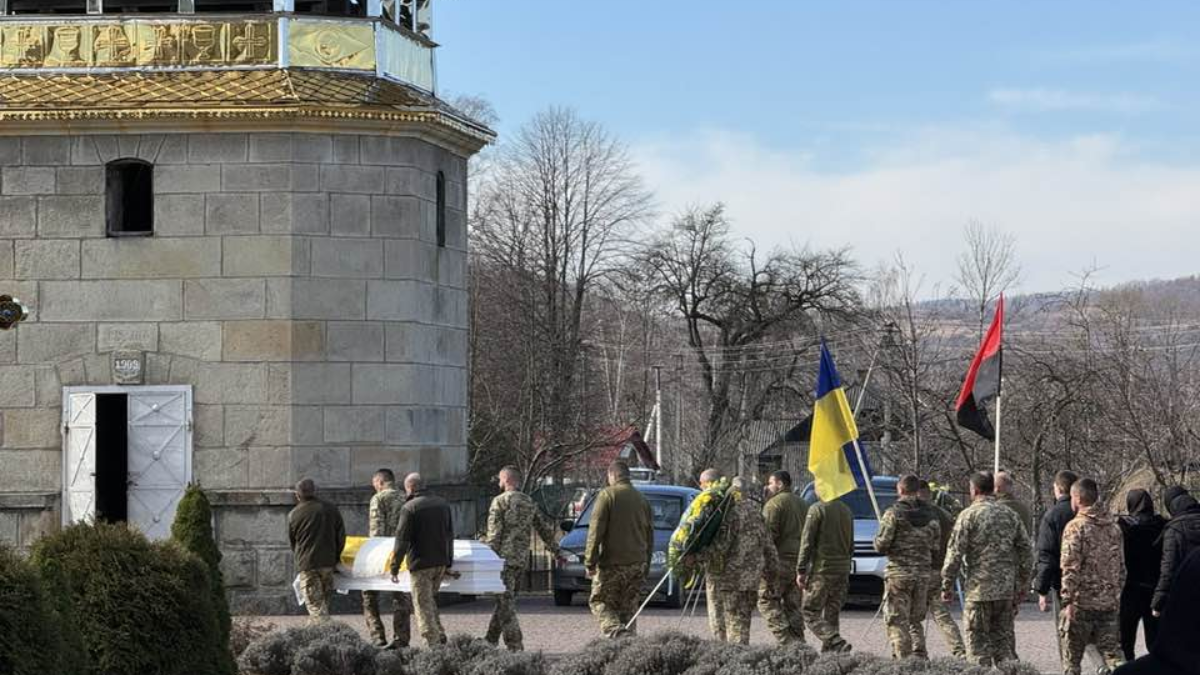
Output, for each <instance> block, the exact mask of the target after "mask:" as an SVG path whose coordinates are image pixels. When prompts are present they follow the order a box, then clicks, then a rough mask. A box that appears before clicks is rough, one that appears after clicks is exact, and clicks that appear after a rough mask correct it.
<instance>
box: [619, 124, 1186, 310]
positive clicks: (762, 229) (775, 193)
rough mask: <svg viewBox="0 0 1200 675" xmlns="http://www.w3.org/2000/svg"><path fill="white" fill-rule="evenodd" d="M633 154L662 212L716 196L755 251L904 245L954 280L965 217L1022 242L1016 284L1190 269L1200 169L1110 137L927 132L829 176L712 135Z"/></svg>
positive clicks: (1035, 286)
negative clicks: (1088, 273) (1082, 273)
mask: <svg viewBox="0 0 1200 675" xmlns="http://www.w3.org/2000/svg"><path fill="white" fill-rule="evenodd" d="M635 154H636V156H637V157H638V159H639V162H640V165H641V167H642V170H643V171H644V173H645V175H646V177H647V179H648V180H649V182H650V184H651V185H652V186H653V187H654V188H655V189H656V190H657V191H658V195H659V199H660V202H661V204H662V206H663V208H664V210H665V211H667V212H668V213H669V212H672V211H677V210H678V209H680V208H682V207H684V206H686V205H688V204H699V203H709V202H713V201H718V200H719V201H724V202H725V203H726V204H727V205H728V207H729V208H728V213H729V215H730V217H731V218H732V219H733V221H734V225H735V228H736V229H737V231H738V233H739V234H741V235H743V236H746V237H749V238H752V239H754V240H755V241H756V242H757V243H758V244H759V245H760V246H772V245H790V244H796V245H801V246H802V245H806V244H810V245H812V246H815V247H840V246H845V245H850V246H852V247H853V249H854V252H855V255H856V257H857V258H858V259H859V260H860V261H861V262H862V263H863V264H864V266H866V267H871V266H873V265H874V264H875V263H876V262H878V261H881V260H885V259H890V258H891V257H892V256H893V255H894V254H895V252H896V251H898V250H899V251H903V252H904V254H905V256H906V258H908V260H910V261H911V262H912V263H914V264H915V265H916V266H917V268H918V269H919V270H920V271H921V272H923V273H925V274H926V275H927V276H928V279H929V280H930V283H931V284H932V283H933V282H936V281H940V282H943V283H945V282H948V281H949V280H950V279H951V277H952V275H953V272H954V264H955V263H954V260H955V257H956V256H957V254H958V252H959V251H960V249H961V246H962V244H961V242H962V229H963V226H964V225H965V223H966V222H967V221H968V220H969V219H972V218H975V219H979V220H982V221H984V222H986V223H990V224H993V225H995V226H996V227H998V228H1000V229H1003V230H1005V231H1007V232H1011V233H1012V234H1014V235H1015V236H1016V237H1017V247H1018V251H1019V254H1020V258H1021V263H1022V267H1023V269H1024V275H1023V283H1022V287H1023V289H1024V290H1055V289H1058V288H1061V287H1062V286H1063V285H1064V284H1066V283H1068V282H1069V281H1070V279H1071V273H1072V272H1077V271H1079V270H1080V269H1082V268H1083V267H1085V266H1088V265H1091V264H1093V263H1098V264H1100V265H1102V266H1103V267H1104V268H1105V272H1104V274H1102V275H1101V277H1100V281H1101V282H1103V283H1117V282H1120V281H1125V280H1130V279H1137V278H1151V277H1157V278H1167V277H1174V276H1182V275H1187V274H1193V273H1195V271H1196V269H1197V265H1196V262H1195V251H1196V249H1197V244H1200V234H1198V233H1200V199H1197V198H1196V186H1197V185H1200V164H1193V165H1190V166H1179V165H1171V164H1163V163H1156V162H1153V161H1148V160H1139V159H1136V158H1134V157H1132V156H1130V155H1129V153H1127V152H1126V151H1125V148H1124V145H1123V144H1122V142H1121V139H1119V138H1116V137H1111V136H1087V137H1078V138H1072V139H1068V140H1065V141H1060V142H1046V141H1041V140H1037V139H1032V138H1027V137H1022V136H1019V135H1014V134H1012V133H1009V132H1005V131H1004V130H1001V129H996V128H989V127H983V128H976V129H947V130H925V131H921V132H917V133H914V134H911V135H909V136H907V137H905V138H903V139H902V140H897V141H895V142H893V143H892V144H890V145H888V146H886V147H880V148H876V149H874V150H873V151H872V152H871V153H869V154H870V159H869V160H868V161H867V162H866V163H865V165H863V166H862V167H860V168H858V169H856V170H851V171H837V172H832V171H824V170H820V169H818V168H816V166H815V165H814V163H813V158H812V157H811V155H805V154H803V153H801V154H797V155H795V156H793V155H791V154H789V153H784V152H779V151H776V150H773V149H771V148H769V147H764V146H763V145H762V144H761V143H760V142H758V141H757V140H756V139H754V138H753V137H750V136H746V135H741V134H736V133H731V132H727V131H720V130H709V131H699V132H694V133H691V134H688V135H686V136H682V137H676V138H667V139H659V140H657V141H653V142H646V143H643V144H641V145H637V146H635Z"/></svg>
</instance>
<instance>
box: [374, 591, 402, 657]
mask: <svg viewBox="0 0 1200 675" xmlns="http://www.w3.org/2000/svg"><path fill="white" fill-rule="evenodd" d="M380 595H383V593H382V592H380V591H363V592H362V602H363V618H364V619H366V621H367V632H369V633H370V634H371V640H373V641H374V642H375V643H376V644H378V645H385V644H387V641H388V640H387V631H386V630H384V628H383V620H382V619H381V618H379V596H380ZM387 595H390V596H392V640H394V641H395V643H396V644H397V645H398V646H400V647H407V646H408V645H409V643H410V642H412V614H413V604H412V595H410V594H408V593H387Z"/></svg>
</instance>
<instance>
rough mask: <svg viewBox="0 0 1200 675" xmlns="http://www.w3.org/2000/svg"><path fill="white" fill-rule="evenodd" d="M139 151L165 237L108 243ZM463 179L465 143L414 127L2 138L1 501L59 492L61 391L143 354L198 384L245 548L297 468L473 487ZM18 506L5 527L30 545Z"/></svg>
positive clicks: (228, 541)
mask: <svg viewBox="0 0 1200 675" xmlns="http://www.w3.org/2000/svg"><path fill="white" fill-rule="evenodd" d="M130 157H136V158H140V159H143V160H145V161H148V162H151V163H152V164H153V165H154V174H153V176H154V220H155V223H154V235H153V236H151V237H125V238H108V237H106V236H105V196H104V191H105V168H104V164H105V163H106V162H108V161H111V160H115V159H119V158H130ZM438 172H441V173H442V174H443V175H444V177H445V181H446V208H447V210H446V224H447V228H446V245H445V247H439V246H438V245H437V233H436V223H437V205H436V195H437V174H438ZM465 186H466V159H465V158H464V157H462V156H459V155H456V154H454V153H453V152H451V151H449V150H446V149H443V148H441V147H438V146H436V145H434V144H432V143H430V142H427V141H425V140H421V139H417V138H390V137H385V136H361V135H338V134H321V133H295V134H292V133H205V134H158V135H120V136H118V135H107V136H105V135H92V136H87V135H78V136H28V137H24V138H15V137H0V293H9V294H11V295H15V296H18V297H20V298H21V299H22V300H23V301H25V303H26V304H27V305H28V306H29V307H30V318H29V321H28V322H27V323H24V324H22V325H20V326H19V327H18V329H17V330H14V331H7V332H3V333H0V466H3V467H4V470H3V471H0V497H3V496H5V495H23V496H30V495H34V496H37V495H41V496H43V497H46V498H56V496H57V494H58V492H59V491H60V490H61V485H60V471H61V456H62V437H61V432H60V426H61V402H62V387H64V386H70V385H85V384H95V385H104V384H109V383H111V381H112V379H111V363H110V362H111V353H112V352H114V351H118V350H137V351H140V352H143V353H144V355H145V384H190V385H192V386H193V387H194V410H193V418H194V437H193V438H194V455H193V469H194V470H193V473H194V476H195V478H196V480H198V481H199V482H200V484H201V485H202V486H203V487H205V488H206V489H208V490H212V491H216V492H219V493H222V494H224V495H226V496H225V497H222V498H221V500H223V503H226V504H238V505H237V506H228V507H222V508H226V509H227V512H219V513H218V516H217V517H218V522H217V526H218V536H219V537H220V538H222V543H223V546H226V545H227V547H228V548H229V550H241V549H240V548H238V547H239V546H241V544H239V543H236V542H239V541H241V540H240V539H239V538H238V537H236V536H234V535H233V534H232V533H231V532H237V531H238V528H239V527H240V523H242V519H244V518H246V517H248V516H247V515H246V514H245V513H244V512H247V511H248V512H250V513H251V514H253V518H259V519H261V518H267V516H266V515H265V514H272V515H271V516H270V518H271V519H272V520H271V521H270V522H271V525H272V526H273V527H275V526H278V525H279V522H277V521H278V520H279V514H278V513H277V512H286V506H287V505H286V504H284V503H283V502H286V501H287V500H288V499H290V497H288V496H287V495H286V493H285V492H283V491H285V490H286V489H287V488H288V487H289V486H290V485H291V484H292V483H293V482H294V481H295V480H297V479H298V478H300V477H304V476H307V477H311V478H313V479H314V480H316V481H317V483H318V485H319V486H321V487H322V488H330V489H333V488H336V489H339V490H345V489H351V488H354V487H355V486H363V485H366V484H367V483H368V482H369V480H370V476H371V474H372V473H373V472H374V471H375V469H376V468H378V467H380V466H387V467H390V468H392V469H393V470H395V471H396V472H397V473H404V472H407V471H414V470H419V471H421V472H422V473H423V474H425V475H426V476H427V478H428V479H429V480H431V481H432V482H433V483H435V484H436V483H447V484H450V483H455V482H458V481H459V480H460V479H461V478H462V477H463V476H464V475H465V473H466V469H467V451H466V400H467V395H466V386H467V375H466V364H467V291H466V281H467V279H466V276H467V241H466V238H467V235H466V215H465V208H466V187H465ZM339 494H343V497H341V499H343V501H345V502H346V504H347V506H348V507H349V506H351V504H352V502H353V499H351V498H350V497H345V496H344V495H345V494H350V493H339ZM264 495H265V496H264ZM281 495H282V496H281ZM368 496H369V494H368V493H361V494H359V495H358V497H356V499H359V501H361V502H363V503H365V500H366V498H367V497H368ZM24 498H25V497H21V499H24ZM33 499H34V501H36V497H33ZM221 500H219V501H221ZM246 500H249V502H250V505H249V506H247V505H245V504H243V503H242V502H244V501H246ZM26 501H28V500H26ZM22 503H25V502H22ZM54 503H55V504H56V503H57V502H54ZM256 504H259V505H262V506H261V508H260V506H256ZM26 510H28V509H26ZM35 510H36V509H35ZM5 512H6V511H5V507H4V502H3V500H2V499H0V540H9V541H12V542H14V543H18V544H19V545H27V543H28V542H27V541H24V540H23V539H21V538H20V537H15V536H12V535H13V532H10V530H14V527H16V526H8V525H11V523H10V522H9V521H10V520H11V519H8V518H6V517H4V516H3V515H2V514H3V513H5ZM39 517H40V516H29V518H32V519H33V521H37V519H38V518H39ZM20 518H25V516H20ZM51 520H53V519H51ZM37 522H41V521H37ZM255 522H258V521H255ZM364 522H365V521H364ZM17 529H20V528H19V527H18V528H17ZM364 529H365V525H364ZM14 531H15V530H14ZM284 543H286V539H285V540H284ZM276 544H277V542H276ZM263 551H266V552H261V551H256V552H255V553H254V557H255V559H256V563H255V565H254V569H255V570H271V571H268V572H267V574H268V575H269V574H273V573H274V572H273V570H276V569H278V566H277V565H275V564H274V562H276V561H275V559H274V558H271V557H270V556H273V555H275V554H276V552H273V551H275V549H273V548H266V549H263ZM239 555H241V554H239ZM261 556H267V558H268V559H267V560H259V559H258V558H259V557H261ZM243 557H244V556H243ZM241 576H243V577H244V576H245V575H244V574H242V575H241ZM259 576H261V573H256V574H255V578H252V579H249V580H247V585H249V586H259V585H261V584H262V583H264V582H266V581H269V580H270V579H261V580H260V579H259V578H258V577H259ZM239 578H241V577H239Z"/></svg>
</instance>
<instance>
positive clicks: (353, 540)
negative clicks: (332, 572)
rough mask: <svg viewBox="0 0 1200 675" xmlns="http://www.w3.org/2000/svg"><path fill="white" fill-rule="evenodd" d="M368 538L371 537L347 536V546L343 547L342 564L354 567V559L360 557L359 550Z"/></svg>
mask: <svg viewBox="0 0 1200 675" xmlns="http://www.w3.org/2000/svg"><path fill="white" fill-rule="evenodd" d="M368 539H370V537H346V547H345V548H343V549H342V564H343V565H345V566H346V567H349V568H350V569H354V559H355V558H356V557H358V550H359V549H361V548H362V547H363V544H365V543H367V540H368Z"/></svg>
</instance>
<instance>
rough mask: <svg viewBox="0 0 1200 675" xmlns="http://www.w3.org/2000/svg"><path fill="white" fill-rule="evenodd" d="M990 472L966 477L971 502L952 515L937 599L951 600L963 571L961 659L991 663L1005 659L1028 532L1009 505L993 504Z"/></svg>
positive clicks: (1022, 584) (1025, 566) (1024, 575)
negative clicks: (963, 646)
mask: <svg viewBox="0 0 1200 675" xmlns="http://www.w3.org/2000/svg"><path fill="white" fill-rule="evenodd" d="M993 490H994V483H993V481H992V475H991V474H990V473H977V474H975V475H974V476H971V500H972V503H971V505H970V506H968V507H967V508H966V509H965V510H964V511H963V512H962V513H960V514H959V516H958V521H957V522H956V523H955V525H954V531H953V533H951V535H950V544H949V546H948V547H947V551H946V562H945V564H944V565H943V566H942V600H943V602H946V603H949V602H951V601H952V600H953V599H954V581H955V579H956V578H958V574H959V571H962V573H963V579H964V581H963V585H964V588H965V591H966V607H965V608H964V610H963V615H964V621H965V623H966V626H967V660H968V661H970V662H972V663H975V664H978V665H982V666H992V665H995V664H997V663H999V662H1001V661H1005V660H1007V659H1008V658H1009V654H1008V644H1009V642H1010V640H1011V638H1010V636H1011V634H1012V633H1013V618H1014V617H1015V615H1016V610H1017V608H1018V606H1019V604H1020V602H1021V599H1022V598H1023V597H1024V595H1025V589H1026V588H1027V584H1028V583H1029V579H1030V573H1031V570H1032V567H1033V550H1032V549H1031V548H1030V545H1029V535H1028V534H1026V531H1025V526H1023V525H1022V524H1021V521H1020V519H1019V518H1018V517H1017V514H1016V513H1014V512H1013V511H1012V509H1009V508H1006V507H1004V506H1001V505H999V504H997V503H996V499H995V498H994V497H993V496H992V492H993Z"/></svg>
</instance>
